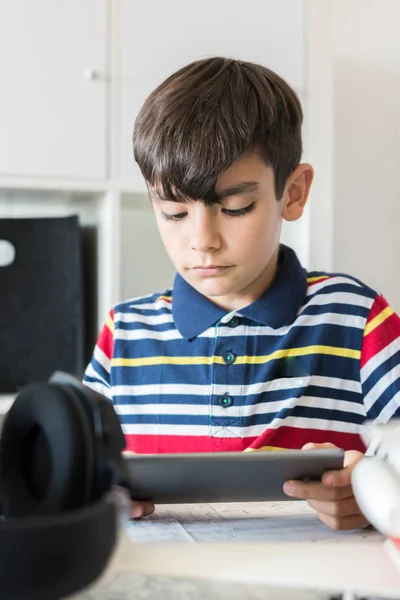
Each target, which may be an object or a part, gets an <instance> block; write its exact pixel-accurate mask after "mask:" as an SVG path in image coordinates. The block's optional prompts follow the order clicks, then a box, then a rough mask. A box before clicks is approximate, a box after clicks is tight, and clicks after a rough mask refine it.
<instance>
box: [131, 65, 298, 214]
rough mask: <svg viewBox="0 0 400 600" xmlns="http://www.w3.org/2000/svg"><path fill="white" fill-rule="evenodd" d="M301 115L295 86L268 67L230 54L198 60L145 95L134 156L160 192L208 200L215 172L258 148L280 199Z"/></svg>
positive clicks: (172, 197)
mask: <svg viewBox="0 0 400 600" xmlns="http://www.w3.org/2000/svg"><path fill="white" fill-rule="evenodd" d="M302 119H303V115H302V109H301V104H300V101H299V99H298V98H297V96H296V94H295V92H294V91H293V90H292V89H291V87H290V86H289V85H288V84H287V83H286V82H285V81H284V80H283V79H282V78H281V77H279V76H278V75H277V74H276V73H274V72H273V71H270V70H269V69H267V68H265V67H263V66H261V65H258V64H254V63H250V62H243V61H238V60H232V59H228V58H220V57H214V58H209V59H204V60H198V61H196V62H193V63H191V64H189V65H187V66H185V67H183V68H182V69H180V70H179V71H177V72H176V73H174V74H173V75H171V76H170V77H168V79H166V80H165V81H164V82H163V83H162V84H161V85H160V86H159V87H158V88H157V89H155V90H154V91H153V92H152V93H151V94H150V96H149V97H148V98H147V100H146V101H145V103H144V105H143V107H142V109H141V110H140V112H139V115H138V116H137V119H136V122H135V128H134V134H133V147H134V156H135V160H136V161H137V163H138V165H139V167H140V169H141V171H142V174H143V176H144V178H145V179H146V181H147V182H148V183H149V184H150V185H151V186H156V188H157V190H158V191H159V193H160V195H161V196H162V197H164V198H166V199H169V200H177V199H182V198H183V199H193V200H199V199H201V200H203V201H205V202H206V203H212V202H217V201H218V199H217V198H216V196H215V193H214V187H215V184H216V180H217V177H218V175H219V174H220V173H221V172H222V171H224V170H225V169H227V168H228V167H229V166H230V165H231V164H232V163H233V162H234V161H235V160H237V159H238V158H239V157H240V155H241V154H243V153H244V152H246V151H251V150H255V149H257V150H258V151H259V152H260V153H261V155H262V157H263V159H264V160H265V162H266V164H267V165H269V166H271V167H272V168H273V170H274V176H275V192H276V196H277V198H278V199H280V198H281V197H282V194H283V190H284V187H285V184H286V180H287V178H288V176H289V174H290V173H291V172H292V171H293V169H295V168H296V167H297V165H298V164H299V162H300V158H301V152H302V143H301V124H302Z"/></svg>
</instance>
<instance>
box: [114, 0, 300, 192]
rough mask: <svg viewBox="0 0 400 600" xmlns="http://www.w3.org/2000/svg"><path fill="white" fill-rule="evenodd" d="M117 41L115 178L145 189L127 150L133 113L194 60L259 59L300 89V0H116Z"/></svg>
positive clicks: (130, 144)
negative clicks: (118, 83)
mask: <svg viewBox="0 0 400 600" xmlns="http://www.w3.org/2000/svg"><path fill="white" fill-rule="evenodd" d="M113 6H114V10H115V11H116V14H115V22H116V23H117V33H116V37H117V39H118V46H119V48H118V49H119V64H118V71H119V75H120V77H121V79H120V81H121V82H122V84H121V93H120V108H119V112H120V126H121V130H120V136H119V138H120V143H121V148H120V158H121V167H120V177H121V179H122V181H123V182H127V183H128V182H129V184H130V187H133V188H134V189H137V190H144V189H145V186H144V182H143V180H142V176H141V173H140V171H139V169H138V167H137V166H136V164H135V163H134V160H133V156H132V142H131V139H132V130H133V123H134V120H135V117H136V115H137V113H138V111H139V110H140V107H141V105H142V103H143V101H144V100H145V98H146V97H147V95H148V94H149V93H150V92H151V91H152V90H153V89H154V88H155V87H156V86H157V85H158V84H159V83H161V81H162V80H163V79H165V78H166V77H167V76H168V75H170V74H171V73H172V72H174V71H175V70H176V69H178V68H179V67H181V66H183V65H185V64H186V63H188V62H191V61H192V60H196V59H198V58H204V57H207V56H213V55H223V56H231V57H233V58H240V59H242V60H249V61H254V62H260V63H262V64H264V65H265V66H268V67H269V68H271V69H273V70H276V71H277V72H278V73H279V74H280V75H282V76H283V77H284V78H285V79H287V81H288V82H289V83H291V84H292V85H293V86H295V88H296V89H297V90H298V91H300V94H301V92H302V90H303V88H304V62H305V58H304V55H305V52H304V26H303V25H304V2H303V0H279V2H277V0H168V1H165V0H146V2H133V1H132V0H115V2H114V4H113Z"/></svg>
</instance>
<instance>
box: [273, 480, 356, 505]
mask: <svg viewBox="0 0 400 600" xmlns="http://www.w3.org/2000/svg"><path fill="white" fill-rule="evenodd" d="M283 491H284V492H285V494H287V495H288V496H292V497H294V498H300V499H301V500H322V501H324V502H326V501H332V500H342V499H343V498H350V497H351V496H352V495H353V491H352V488H351V486H350V485H348V486H343V487H327V486H325V485H323V484H322V483H321V482H319V481H310V482H307V483H306V482H304V481H296V480H292V481H286V482H285V484H284V486H283Z"/></svg>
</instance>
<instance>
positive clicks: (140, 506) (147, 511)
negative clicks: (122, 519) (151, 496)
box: [131, 500, 154, 519]
mask: <svg viewBox="0 0 400 600" xmlns="http://www.w3.org/2000/svg"><path fill="white" fill-rule="evenodd" d="M153 512H154V504H152V503H151V502H137V501H136V500H132V505H131V519H140V517H147V516H148V515H151V514H152V513H153Z"/></svg>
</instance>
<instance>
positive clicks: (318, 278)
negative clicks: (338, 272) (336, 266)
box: [307, 275, 329, 283]
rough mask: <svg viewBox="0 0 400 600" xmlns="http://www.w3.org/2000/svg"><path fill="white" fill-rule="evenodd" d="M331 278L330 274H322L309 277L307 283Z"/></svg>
mask: <svg viewBox="0 0 400 600" xmlns="http://www.w3.org/2000/svg"><path fill="white" fill-rule="evenodd" d="M324 279H329V275H320V276H319V277H307V283H313V282H314V281H323V280H324Z"/></svg>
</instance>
